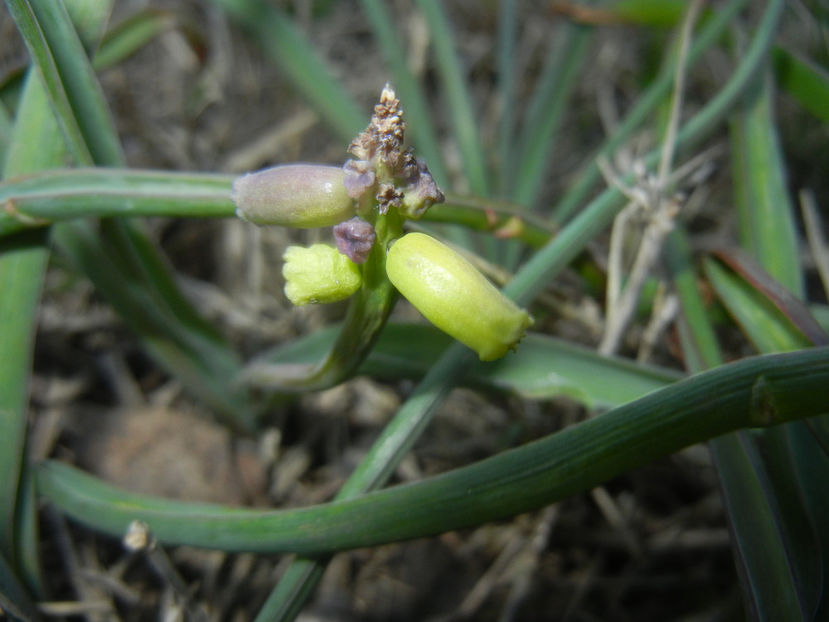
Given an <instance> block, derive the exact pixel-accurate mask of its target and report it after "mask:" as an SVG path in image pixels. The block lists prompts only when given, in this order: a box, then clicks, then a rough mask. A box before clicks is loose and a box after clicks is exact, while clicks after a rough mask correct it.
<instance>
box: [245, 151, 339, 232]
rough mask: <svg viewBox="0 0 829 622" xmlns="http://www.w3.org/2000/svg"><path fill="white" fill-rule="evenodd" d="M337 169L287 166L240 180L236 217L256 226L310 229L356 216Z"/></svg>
mask: <svg viewBox="0 0 829 622" xmlns="http://www.w3.org/2000/svg"><path fill="white" fill-rule="evenodd" d="M344 180H345V173H344V172H343V170H342V168H340V167H338V166H325V165H320V164H286V165H284V166H274V167H273V168H266V169H264V170H261V171H257V172H255V173H248V174H247V175H243V176H242V177H238V178H236V179H235V180H234V182H233V192H232V195H231V198H232V199H233V202H234V203H235V204H236V215H237V216H239V218H241V219H243V220H247V221H249V222H252V223H254V224H257V225H280V226H283V227H297V228H301V229H309V228H314V227H330V226H332V225H336V224H337V223H339V222H342V221H344V220H348V219H349V218H351V217H352V216H354V211H355V207H354V200H353V199H352V198H351V197H350V196H348V192H347V191H346V187H345V183H344Z"/></svg>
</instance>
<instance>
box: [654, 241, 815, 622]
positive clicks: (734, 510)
mask: <svg viewBox="0 0 829 622" xmlns="http://www.w3.org/2000/svg"><path fill="white" fill-rule="evenodd" d="M670 242H671V243H670V244H669V246H668V249H667V250H668V260H669V266H670V269H671V272H672V274H673V278H674V283H675V285H676V287H677V292H678V293H679V296H680V304H681V307H682V312H683V315H682V318H683V324H684V325H685V326H686V329H685V330H684V331H681V334H682V335H685V338H683V340H682V344H683V351H684V352H685V353H686V355H687V354H689V353H694V352H696V353H698V354H692V356H691V357H690V358H687V359H686V362H687V364H688V366H689V369H690V370H691V371H692V372H694V371H695V372H698V371H701V370H702V369H704V368H706V367H714V366H718V365H720V364H721V363H722V357H721V355H720V353H719V348H718V347H717V343H716V338H715V336H714V332H713V328H712V327H711V324H710V322H709V321H708V317H707V314H706V313H705V309H704V307H703V304H702V299H701V296H700V293H699V290H698V289H697V287H696V278H695V276H694V274H693V271H692V269H691V267H690V251H689V249H688V243H687V241H686V239H685V236H684V234H683V233H682V231H681V230H676V231H674V232H673V233H672V234H671V239H670ZM778 436H779V435H778ZM755 439H756V435H755V436H752V435H750V434H748V433H745V432H740V433H738V434H736V435H727V436H723V437H721V438H718V439H713V440H712V441H710V442H709V447H710V449H711V453H712V456H713V458H714V461H715V464H716V465H717V472H718V474H719V477H720V482H721V485H722V490H723V496H724V499H725V504H726V509H727V511H728V516H729V520H730V524H731V529H732V539H733V542H734V553H735V560H736V562H737V568H738V571H739V574H740V578H741V582H742V584H743V586H744V589H743V592H744V594H745V596H746V601H747V603H748V608H749V609H750V610H751V611H753V612H754V614H755V615H756V616H758V618H759V619H768V620H774V619H779V618H780V617H781V615H782V617H787V616H788V615H792V614H793V612H795V611H797V610H799V609H801V607H800V603H801V602H808V600H809V599H810V597H811V599H814V584H812V585H811V586H805V585H804V582H803V581H802V580H800V579H799V577H798V576H797V574H798V572H797V571H796V572H794V573H793V572H792V571H791V570H792V569H791V565H792V563H793V560H797V561H799V562H800V563H801V564H803V565H806V566H808V567H810V569H812V573H814V565H815V556H814V555H813V554H811V553H810V550H812V549H813V542H810V540H809V538H811V534H812V531H811V528H810V526H809V525H808V523H807V524H804V522H803V519H804V516H803V515H801V514H799V513H798V514H795V513H794V510H793V508H796V507H797V505H798V504H796V503H792V500H791V499H787V501H789V503H787V504H786V506H785V507H787V508H788V512H786V515H785V516H784V515H783V514H782V513H781V505H782V503H781V500H780V498H779V495H777V494H776V493H775V489H774V487H773V486H772V484H771V480H770V478H769V476H768V471H767V468H766V465H765V463H764V462H763V460H762V459H760V458H759V456H758V449H757V446H756V443H755ZM777 445H778V447H777V449H778V450H779V443H777ZM788 470H790V469H789V468H786V469H785V471H788ZM785 471H783V472H785ZM777 472H778V473H780V472H781V471H777ZM789 490H790V491H791V490H792V488H791V487H789ZM788 494H791V492H789V493H788ZM793 514H794V515H793ZM793 522H794V523H795V524H796V525H797V527H796V528H795V529H792V523H793ZM787 528H788V529H787ZM794 547H796V548H795V550H792V549H793V548H794ZM813 576H814V574H813ZM804 587H805V588H806V589H805V590H804ZM808 588H811V589H808ZM804 591H805V592H806V594H803V593H804ZM809 592H811V593H809ZM802 595H803V596H802ZM807 608H808V607H807ZM807 619H808V618H807Z"/></svg>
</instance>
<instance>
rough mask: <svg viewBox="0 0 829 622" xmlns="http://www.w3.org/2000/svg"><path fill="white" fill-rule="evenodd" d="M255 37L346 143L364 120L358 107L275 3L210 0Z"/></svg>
mask: <svg viewBox="0 0 829 622" xmlns="http://www.w3.org/2000/svg"><path fill="white" fill-rule="evenodd" d="M213 1H214V3H215V4H217V5H219V6H220V7H222V8H223V9H224V10H226V11H227V12H228V13H229V14H230V15H231V16H233V17H234V18H235V19H237V20H238V21H239V22H240V23H241V24H242V25H244V26H245V28H247V30H248V31H249V32H250V33H251V34H252V35H253V36H254V37H255V38H256V40H257V41H258V42H259V44H260V45H261V46H262V48H263V49H264V50H265V52H266V53H267V54H268V56H269V57H270V58H271V60H272V61H273V62H275V63H276V64H277V65H278V66H279V68H280V69H281V70H282V71H284V72H285V74H286V75H287V76H288V77H289V78H290V79H291V81H292V82H293V83H294V85H295V86H296V88H297V89H298V90H299V91H300V92H301V93H302V94H303V95H304V96H305V97H306V99H307V100H308V101H309V102H310V103H311V105H312V106H314V108H316V109H317V110H318V111H319V113H320V114H321V115H322V117H323V119H325V121H326V122H327V123H328V125H329V126H331V128H332V129H333V130H334V132H335V133H336V134H337V136H338V137H339V138H340V140H342V141H344V142H345V143H346V144H348V143H349V142H351V140H352V139H353V138H354V137H355V136H356V135H357V132H359V131H361V130H362V129H363V128H364V127H365V125H366V123H365V118H364V116H363V114H362V113H361V112H360V108H359V106H357V103H356V102H355V101H354V99H353V98H352V97H351V95H350V94H349V93H348V92H346V91H345V89H344V88H343V87H342V86H341V85H340V84H339V83H338V82H337V81H336V80H335V79H334V78H333V77H332V76H331V73H330V71H329V70H328V68H327V67H326V66H325V64H324V63H323V61H322V60H321V59H320V57H319V55H318V54H317V51H316V50H315V49H314V47H313V46H312V45H311V43H310V42H309V41H308V39H307V38H306V37H305V36H304V35H303V34H302V32H300V31H299V30H298V29H297V27H296V26H294V24H293V23H292V22H291V20H290V19H288V18H287V17H286V16H285V15H284V14H283V13H282V12H281V11H280V10H279V9H277V8H276V7H275V6H274V5H272V4H269V3H265V2H259V1H258V0H213Z"/></svg>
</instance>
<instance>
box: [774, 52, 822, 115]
mask: <svg viewBox="0 0 829 622" xmlns="http://www.w3.org/2000/svg"><path fill="white" fill-rule="evenodd" d="M772 60H773V61H774V77H775V80H776V82H777V84H779V85H780V88H781V89H782V90H784V91H786V92H787V93H788V94H789V95H791V96H792V97H794V98H795V99H796V100H797V103H799V104H800V105H801V106H802V107H803V108H804V109H805V110H808V111H809V112H811V113H812V114H813V115H814V116H815V117H817V118H818V119H820V120H821V121H824V122H825V121H829V73H827V72H826V70H825V69H823V68H821V67H818V66H817V65H815V64H814V63H812V62H810V61H808V60H806V59H804V58H800V57H799V56H797V55H796V54H794V53H793V52H791V51H789V50H787V49H786V48H785V47H782V46H777V47H775V48H774V54H773V56H772Z"/></svg>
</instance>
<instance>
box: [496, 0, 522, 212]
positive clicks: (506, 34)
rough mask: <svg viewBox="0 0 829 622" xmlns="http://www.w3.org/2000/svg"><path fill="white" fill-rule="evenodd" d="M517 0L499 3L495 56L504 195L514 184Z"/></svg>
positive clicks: (501, 191)
mask: <svg viewBox="0 0 829 622" xmlns="http://www.w3.org/2000/svg"><path fill="white" fill-rule="evenodd" d="M515 5H516V3H515V0H503V1H502V2H499V3H498V22H497V23H498V31H497V33H496V43H495V58H496V66H495V71H496V72H497V86H498V92H497V97H498V108H499V109H500V114H499V118H498V141H497V148H496V158H497V167H496V168H497V174H498V192H497V194H498V195H499V196H505V195H506V194H507V193H508V192H509V188H510V186H511V184H512V182H511V176H512V171H513V170H514V169H513V165H512V162H513V158H514V157H515V146H516V141H515V137H514V132H515V127H516V123H515V121H516V110H515V102H516V99H517V97H516V92H515V83H516V79H515V78H516V72H517V71H518V67H516V62H515V39H516V35H517V31H518V20H517V19H516V6H515Z"/></svg>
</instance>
